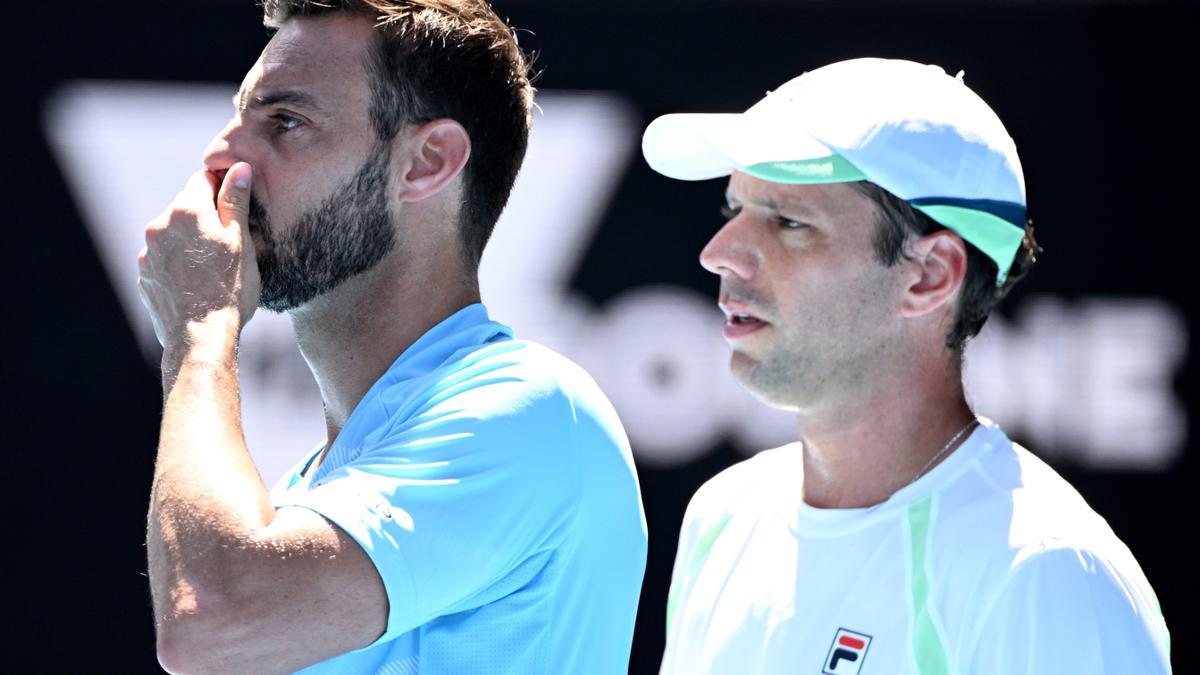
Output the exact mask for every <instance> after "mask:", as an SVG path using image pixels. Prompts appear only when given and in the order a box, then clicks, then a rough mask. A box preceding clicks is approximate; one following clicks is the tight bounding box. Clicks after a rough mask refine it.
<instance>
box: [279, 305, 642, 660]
mask: <svg viewBox="0 0 1200 675" xmlns="http://www.w3.org/2000/svg"><path fill="white" fill-rule="evenodd" d="M320 451H321V449H320V448H318V449H317V450H316V451H315V452H313V453H312V455H310V456H309V457H306V458H305V459H304V460H303V461H301V462H300V463H299V464H298V465H297V466H296V467H295V468H294V469H292V470H291V471H289V472H288V473H287V474H286V475H284V477H283V478H282V479H281V480H280V481H279V483H278V484H276V486H275V488H274V489H273V490H272V492H271V497H272V501H273V502H274V504H275V506H276V507H284V506H302V507H305V508H308V509H312V510H313V511H316V512H317V513H319V514H321V515H322V516H324V517H325V518H327V519H329V520H330V521H332V522H333V523H335V524H336V525H338V527H340V528H342V529H343V530H345V531H346V532H347V533H348V534H349V535H350V536H351V537H353V538H354V539H355V540H356V541H357V542H358V543H359V544H360V545H361V546H362V548H363V550H364V551H366V553H367V555H368V556H370V558H371V560H372V562H373V563H374V564H375V568H376V569H377V570H378V571H379V576H380V577H381V578H382V579H383V584H384V587H385V588H386V590H387V595H388V603H389V608H388V622H387V629H386V631H385V632H384V634H383V635H382V636H381V637H380V638H379V639H378V640H376V641H375V642H374V643H373V644H371V645H369V646H367V647H365V648H363V649H359V650H356V651H353V652H349V653H347V654H343V655H341V656H338V657H334V658H332V659H329V660H327V661H324V662H322V663H318V664H316V665H314V666H311V667H309V668H306V669H305V670H303V671H301V672H303V673H386V674H388V675H398V674H401V673H403V674H408V673H413V674H415V673H417V672H420V673H447V674H454V675H465V674H469V673H488V674H499V673H618V672H619V673H625V672H627V670H628V661H629V650H630V645H631V643H632V639H633V624H634V618H635V616H636V614H637V602H638V596H639V594H640V591H641V584H642V575H643V573H644V571H645V564H646V519H645V514H644V513H643V511H642V504H641V498H640V493H639V491H638V481H637V474H636V472H635V471H634V466H633V458H632V455H631V453H630V449H629V441H628V439H627V438H626V436H625V432H624V430H623V429H622V427H621V423H620V421H619V420H618V419H617V415H616V413H615V411H614V410H613V408H612V406H611V405H610V404H609V402H608V400H607V399H606V398H605V397H604V395H603V394H602V393H601V392H600V389H599V388H598V387H597V386H596V384H595V382H593V381H592V379H591V377H589V376H588V374H587V373H586V372H584V371H583V369H581V368H580V367H579V366H577V365H575V364H574V363H572V362H571V361H569V360H567V359H566V358H564V357H562V356H560V355H559V354H556V353H555V352H553V351H550V350H549V349H546V348H545V347H542V346H540V345H537V344H534V343H531V342H526V341H523V340H515V339H513V336H512V331H511V330H510V329H509V328H507V327H506V326H503V325H500V324H498V323H495V322H493V321H491V320H489V318H488V315H487V310H486V309H485V308H484V306H483V305H481V304H475V305H470V306H468V307H466V308H464V309H462V310H460V311H458V312H457V313H455V314H454V315H452V316H450V317H449V318H447V319H446V320H444V321H443V322H442V323H440V324H438V325H437V326H435V327H434V328H433V329H432V330H430V331H429V332H428V333H426V334H425V335H423V336H422V337H421V338H420V339H419V340H417V341H416V342H415V343H414V344H413V345H412V346H411V347H409V348H408V349H407V350H406V351H405V352H404V353H403V354H402V355H401V356H400V358H398V359H397V360H396V362H395V363H393V364H392V366H391V367H390V368H389V369H388V371H387V373H385V374H384V376H383V377H382V378H380V379H379V381H378V382H376V383H375V384H374V386H372V387H371V389H370V390H369V391H368V392H367V394H366V396H364V397H363V399H362V401H360V402H359V404H358V406H357V407H356V408H355V410H354V413H353V414H352V415H351V416H350V418H349V419H348V420H347V421H346V424H345V426H344V427H343V429H342V431H341V433H340V434H339V435H338V437H337V439H336V440H335V441H334V443H333V446H332V447H331V448H330V451H329V453H328V455H327V456H326V457H325V459H324V460H323V461H321V463H320V464H319V465H318V466H316V467H315V468H314V467H313V466H312V465H313V464H314V463H315V462H314V460H315V458H316V457H317V456H318V455H319V454H320ZM296 583H303V580H302V579H297V580H296Z"/></svg>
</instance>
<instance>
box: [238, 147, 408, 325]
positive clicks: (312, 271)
mask: <svg viewBox="0 0 1200 675" xmlns="http://www.w3.org/2000/svg"><path fill="white" fill-rule="evenodd" d="M390 159H391V149H390V146H389V145H388V144H386V143H377V144H376V145H375V147H374V148H373V149H372V150H371V154H370V155H369V156H368V157H367V159H366V161H365V162H364V163H363V165H362V167H361V168H360V169H359V170H358V172H357V173H355V175H354V176H352V177H351V178H350V179H349V180H347V181H346V182H345V183H343V184H342V185H341V186H339V187H338V188H337V189H335V190H334V192H333V194H331V195H330V196H329V197H327V198H325V200H324V201H322V202H321V203H320V204H319V205H317V206H316V207H315V208H312V209H310V210H308V211H305V212H304V213H302V214H301V215H300V216H299V217H298V218H297V220H296V222H295V224H294V225H293V226H292V227H291V228H289V230H288V231H287V232H286V233H284V234H282V235H280V234H278V233H276V232H275V230H274V227H273V226H272V224H271V221H270V218H269V216H268V214H267V212H266V209H265V208H264V207H263V206H262V204H261V203H260V202H259V201H258V200H257V199H255V198H254V196H253V195H251V197H250V219H251V222H254V223H255V224H256V225H257V226H258V233H259V237H260V238H261V243H259V245H258V246H257V247H256V253H257V260H258V272H259V278H260V279H261V281H262V291H261V293H260V294H259V299H258V304H259V306H260V307H262V308H263V309H266V310H269V311H272V312H287V311H291V310H293V309H296V308H297V307H301V306H303V305H305V304H307V303H308V302H310V301H311V300H313V299H314V298H316V297H318V296H320V295H322V294H324V293H327V292H329V291H331V290H333V289H335V288H337V287H338V286H340V285H341V284H342V283H344V282H345V281H346V280H348V279H350V278H351V277H354V276H357V275H359V274H362V273H363V272H366V271H368V270H370V269H372V268H373V267H375V266H376V265H378V264H379V262H380V261H381V260H383V258H384V257H385V256H387V255H388V254H389V253H391V252H392V250H393V249H394V248H395V247H396V231H395V228H394V227H393V224H392V219H391V217H390V214H389V213H388V207H387V190H386V186H387V177H388V165H389V162H390Z"/></svg>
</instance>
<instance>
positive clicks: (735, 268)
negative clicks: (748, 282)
mask: <svg viewBox="0 0 1200 675" xmlns="http://www.w3.org/2000/svg"><path fill="white" fill-rule="evenodd" d="M742 221H743V217H740V216H739V217H734V218H733V219H732V220H730V221H729V222H727V223H725V225H724V226H723V227H722V228H721V229H720V230H717V233H716V234H715V235H713V238H712V239H710V240H709V241H708V244H707V245H706V246H705V247H704V250H702V251H700V265H701V266H702V267H704V269H706V270H708V271H709V272H712V273H713V274H719V275H721V276H726V275H733V276H737V277H740V278H742V279H750V278H751V277H753V276H754V274H755V273H756V272H757V271H758V263H759V256H758V253H757V250H756V248H755V247H754V246H753V243H752V242H751V241H750V239H749V233H748V232H746V224H745V223H744V222H742Z"/></svg>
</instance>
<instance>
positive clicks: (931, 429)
mask: <svg viewBox="0 0 1200 675" xmlns="http://www.w3.org/2000/svg"><path fill="white" fill-rule="evenodd" d="M972 419H974V414H973V413H972V412H971V409H970V407H969V406H968V405H967V401H966V398H965V396H964V394H963V389H962V374H961V370H960V368H959V366H958V364H957V361H954V362H950V361H948V360H947V359H946V358H945V353H944V352H940V353H939V354H936V355H934V354H931V355H930V358H926V359H910V360H907V361H905V362H903V363H901V364H897V367H895V368H889V369H887V375H885V376H882V377H880V378H878V379H875V380H873V381H871V382H870V383H867V384H866V386H865V387H864V388H862V389H860V390H859V391H856V392H854V398H853V400H843V401H840V402H838V403H837V404H836V405H830V406H828V407H826V408H823V409H822V410H810V411H801V427H802V430H803V433H802V438H801V440H802V441H803V445H804V483H803V496H804V500H805V501H806V502H807V503H809V504H811V505H813V506H817V507H820V508H862V507H867V506H874V505H876V504H879V503H881V502H883V501H886V500H887V498H888V497H890V496H891V495H892V494H893V493H895V492H896V491H897V490H899V489H901V488H903V487H905V486H907V485H909V484H910V483H912V482H913V480H914V479H915V478H916V477H917V475H918V474H919V473H922V472H923V471H924V472H928V471H929V470H932V468H933V467H934V466H936V465H937V464H938V463H940V462H941V461H943V460H945V458H946V457H947V456H948V455H949V454H950V453H951V452H952V451H953V450H954V448H955V447H957V445H959V444H961V443H962V442H963V440H965V439H966V437H967V436H968V434H967V433H964V434H963V435H962V436H961V437H960V438H959V439H958V440H957V441H955V442H954V444H953V445H952V446H951V447H948V448H947V449H946V452H944V453H942V455H941V456H940V457H937V458H936V459H935V455H937V454H938V452H939V451H941V450H942V449H943V447H945V446H946V443H947V441H950V439H951V438H952V437H953V436H954V435H955V434H956V433H957V432H958V431H959V430H960V429H962V428H963V427H964V426H966V425H967V424H969V423H970V422H971V420H972ZM931 460H932V463H931Z"/></svg>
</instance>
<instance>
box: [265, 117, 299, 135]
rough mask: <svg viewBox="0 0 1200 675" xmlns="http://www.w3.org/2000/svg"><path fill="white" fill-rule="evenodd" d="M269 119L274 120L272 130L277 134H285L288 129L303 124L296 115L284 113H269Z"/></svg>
mask: <svg viewBox="0 0 1200 675" xmlns="http://www.w3.org/2000/svg"><path fill="white" fill-rule="evenodd" d="M271 121H272V122H274V123H275V124H274V131H275V133H278V134H286V133H287V132H289V131H295V130H296V129H297V128H299V127H300V125H302V124H304V122H303V120H301V119H300V118H298V117H292V116H291V115H286V114H284V113H275V114H274V115H271Z"/></svg>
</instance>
